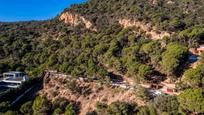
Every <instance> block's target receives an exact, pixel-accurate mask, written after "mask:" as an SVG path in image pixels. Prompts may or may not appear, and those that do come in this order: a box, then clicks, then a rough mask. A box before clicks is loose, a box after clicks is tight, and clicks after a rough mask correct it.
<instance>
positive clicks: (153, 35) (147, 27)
mask: <svg viewBox="0 0 204 115" xmlns="http://www.w3.org/2000/svg"><path fill="white" fill-rule="evenodd" d="M118 22H119V23H120V25H122V26H123V27H124V28H128V27H136V28H139V29H141V30H142V31H144V32H145V33H146V35H148V38H150V39H152V40H157V39H162V38H163V37H165V36H167V37H169V36H170V35H171V33H168V32H166V31H157V30H156V28H155V27H152V26H151V24H149V23H144V22H141V21H137V20H134V19H119V20H118Z"/></svg>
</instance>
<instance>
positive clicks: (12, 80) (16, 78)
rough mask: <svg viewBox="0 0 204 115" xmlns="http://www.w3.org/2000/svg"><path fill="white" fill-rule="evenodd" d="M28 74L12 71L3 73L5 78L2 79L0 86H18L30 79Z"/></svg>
mask: <svg viewBox="0 0 204 115" xmlns="http://www.w3.org/2000/svg"><path fill="white" fill-rule="evenodd" d="M28 80H29V78H28V76H27V75H26V74H25V73H23V72H18V71H11V72H6V73H3V78H1V80H0V87H8V88H17V87H19V86H20V85H21V84H22V83H23V82H25V81H28Z"/></svg>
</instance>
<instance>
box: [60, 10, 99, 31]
mask: <svg viewBox="0 0 204 115" xmlns="http://www.w3.org/2000/svg"><path fill="white" fill-rule="evenodd" d="M59 20H64V21H65V23H68V24H70V25H72V26H78V25H84V26H85V27H86V28H87V29H90V30H92V31H97V30H96V28H95V27H94V25H93V24H92V23H91V21H89V20H88V19H86V18H85V17H84V16H82V15H80V14H78V13H74V12H64V13H62V14H61V15H60V17H59Z"/></svg>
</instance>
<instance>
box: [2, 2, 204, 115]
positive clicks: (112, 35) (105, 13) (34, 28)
mask: <svg viewBox="0 0 204 115" xmlns="http://www.w3.org/2000/svg"><path fill="white" fill-rule="evenodd" d="M203 6H204V1H203V0H90V1H88V2H86V3H82V4H76V5H72V7H71V8H67V9H65V10H64V11H63V12H62V13H61V15H62V14H64V13H67V12H68V13H69V14H70V15H72V14H77V16H78V15H79V16H81V17H82V18H81V20H82V22H85V21H87V20H88V21H90V23H91V24H92V25H91V26H93V28H94V29H87V28H86V25H85V24H77V25H76V24H75V25H74V26H73V24H70V23H65V21H63V20H60V19H59V18H60V16H56V18H54V19H51V20H47V21H29V22H13V23H3V22H1V23H0V73H3V72H5V71H9V70H18V71H25V72H26V73H28V74H29V75H30V76H32V77H33V78H35V77H38V76H40V75H41V74H42V73H43V71H44V70H56V71H59V72H62V73H65V74H68V75H71V76H72V77H73V78H79V77H83V78H87V79H93V78H97V79H99V81H100V83H102V84H110V82H111V79H110V73H109V72H108V68H114V70H116V71H117V72H119V73H120V74H123V75H125V76H126V77H128V78H130V79H133V80H134V82H135V83H149V82H151V80H152V78H151V77H152V76H155V73H157V74H160V75H163V76H164V77H165V79H170V80H171V81H172V82H174V83H175V84H176V90H177V91H179V92H180V93H181V94H180V95H178V96H158V97H156V98H155V99H152V98H151V99H149V98H148V99H147V100H145V101H147V102H149V103H151V104H150V106H148V104H147V106H144V107H139V108H137V106H136V105H131V104H127V103H125V102H124V103H123V102H115V103H112V104H110V105H103V104H102V105H101V103H100V104H98V105H97V106H98V110H96V111H95V112H92V113H89V114H90V115H92V114H93V115H94V114H99V115H100V114H101V115H102V114H103V113H105V114H107V115H109V114H111V115H112V114H113V115H115V114H117V113H119V115H126V114H134V113H135V114H139V115H156V114H158V115H159V114H163V115H164V114H165V115H166V114H168V115H174V114H176V115H177V114H178V115H180V114H192V113H193V114H203V113H204V106H203V105H204V90H203V88H204V71H203V69H204V63H203V62H204V61H203V60H204V54H201V55H200V60H199V64H198V66H197V67H195V68H191V67H190V66H188V65H189V61H188V57H189V55H191V52H189V49H190V48H197V47H199V45H202V44H203V43H204V17H203V14H204V7H203ZM79 16H78V17H79ZM65 18H66V17H65ZM68 19H70V18H68ZM85 19H86V20H85ZM121 20H126V21H127V22H128V24H129V25H130V26H127V24H125V25H123V24H121V23H120V22H121ZM73 21H75V20H74V19H73ZM132 21H133V22H134V24H132V25H133V26H131V22H132ZM68 22H69V21H68ZM135 22H137V23H135ZM135 24H143V25H139V26H138V25H136V26H135ZM147 25H148V29H146V27H144V26H147ZM93 30H94V31H93ZM162 32H166V33H168V36H164V37H163V36H162V37H161V38H160V39H157V38H154V37H155V36H151V37H150V35H148V34H152V35H155V34H156V35H157V34H158V35H159V36H161V33H162ZM152 38H153V39H152ZM39 100H41V101H42V100H43V101H45V100H44V99H43V97H38V98H36V100H35V101H34V104H35V103H37V101H39ZM46 102H47V101H46ZM30 103H31V102H30ZM67 103H68V102H67ZM24 106H25V105H24ZM30 106H32V105H31V104H30ZM36 106H38V105H34V106H33V110H29V111H34V113H39V112H42V111H40V108H41V106H42V107H47V105H46V103H43V104H42V105H39V106H40V107H36ZM49 106H53V108H54V105H49ZM36 108H37V109H36ZM53 108H52V110H48V111H49V112H50V113H53V112H54V111H57V110H54V109H53ZM47 109H48V108H47ZM55 109H56V108H55ZM57 109H58V108H57ZM123 109H124V110H123ZM62 110H63V111H65V108H63V109H62ZM69 110H70V111H71V112H72V114H71V113H70V114H67V115H74V114H75V112H73V111H74V110H75V109H74V108H73V105H72V103H70V104H69V105H68V106H67V111H69ZM43 112H44V111H43ZM21 113H22V111H21ZM61 113H62V112H61ZM87 114H88V113H87Z"/></svg>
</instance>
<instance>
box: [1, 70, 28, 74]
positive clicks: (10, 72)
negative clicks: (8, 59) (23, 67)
mask: <svg viewBox="0 0 204 115" xmlns="http://www.w3.org/2000/svg"><path fill="white" fill-rule="evenodd" d="M16 73H24V72H19V71H9V72H5V73H3V74H16Z"/></svg>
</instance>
